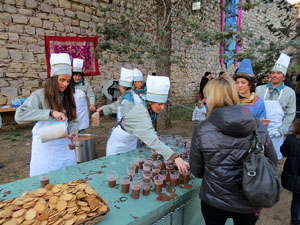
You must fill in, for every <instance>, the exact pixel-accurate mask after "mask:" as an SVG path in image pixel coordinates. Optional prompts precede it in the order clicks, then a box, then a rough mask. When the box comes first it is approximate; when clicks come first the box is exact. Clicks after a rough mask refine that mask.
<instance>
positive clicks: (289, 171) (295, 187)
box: [280, 134, 300, 194]
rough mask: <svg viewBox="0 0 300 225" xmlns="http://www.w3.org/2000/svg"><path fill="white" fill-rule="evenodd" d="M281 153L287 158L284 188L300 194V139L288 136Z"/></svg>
mask: <svg viewBox="0 0 300 225" xmlns="http://www.w3.org/2000/svg"><path fill="white" fill-rule="evenodd" d="M280 151H281V153H282V155H283V156H284V157H287V159H286V161H285V163H284V167H283V172H282V174H281V183H282V187H284V188H286V189H288V190H289V191H291V192H295V193H298V194H300V139H297V138H296V136H295V135H294V134H290V135H288V136H287V138H286V139H285V141H284V143H283V145H282V146H281V148H280Z"/></svg>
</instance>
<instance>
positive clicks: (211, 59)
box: [0, 0, 278, 105]
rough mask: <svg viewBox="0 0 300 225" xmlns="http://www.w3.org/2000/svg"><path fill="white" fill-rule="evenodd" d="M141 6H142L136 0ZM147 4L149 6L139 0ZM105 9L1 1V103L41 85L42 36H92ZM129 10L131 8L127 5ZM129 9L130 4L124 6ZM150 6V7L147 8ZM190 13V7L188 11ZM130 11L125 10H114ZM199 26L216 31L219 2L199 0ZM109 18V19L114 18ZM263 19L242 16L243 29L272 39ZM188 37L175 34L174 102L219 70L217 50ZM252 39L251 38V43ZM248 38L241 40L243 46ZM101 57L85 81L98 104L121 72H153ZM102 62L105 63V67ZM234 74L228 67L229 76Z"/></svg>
mask: <svg viewBox="0 0 300 225" xmlns="http://www.w3.org/2000/svg"><path fill="white" fill-rule="evenodd" d="M115 2H117V3H118V4H121V5H122V4H124V2H127V3H131V2H132V1H130V0H114V3H115ZM137 2H138V3H139V4H142V2H139V1H137ZM143 3H145V4H147V2H146V1H145V2H143ZM99 4H101V6H102V7H106V6H109V1H108V0H101V1H98V0H39V1H37V0H0V105H5V104H10V103H11V99H12V98H19V97H28V96H29V95H30V93H32V92H33V91H34V90H36V89H38V88H40V87H41V85H42V83H43V81H45V80H46V79H47V73H46V57H45V44H44V34H46V35H54V34H57V35H62V36H63V35H69V36H76V35H79V36H80V35H82V36H85V35H89V36H94V35H96V25H97V23H100V22H101V20H102V19H103V18H105V17H108V16H111V14H107V13H106V12H102V11H101V10H99V8H98V7H99ZM131 5H132V7H133V6H134V4H131ZM127 7H128V4H127ZM148 7H149V6H148ZM188 10H189V9H188ZM276 10H277V8H276V7H272V9H271V11H270V13H269V14H268V17H272V18H273V19H278V18H277V17H276V13H274V12H275V11H276ZM115 13H116V14H118V13H128V11H126V10H125V9H123V10H120V11H117V12H115ZM194 16H195V18H196V19H198V20H199V23H201V24H202V25H203V27H205V29H207V30H208V31H209V30H219V29H220V7H219V2H218V1H202V9H201V10H200V11H197V12H195V13H194ZM112 19H113V18H112ZM265 20H266V16H265V15H260V14H257V13H256V12H255V11H253V12H252V11H250V12H246V13H244V15H243V19H242V26H244V29H254V30H255V31H257V32H256V33H257V35H255V36H254V37H253V38H257V37H258V36H259V35H265V37H266V38H267V39H273V38H274V37H272V35H271V34H270V33H268V31H267V29H266V28H264V26H262V24H263V23H264V21H265ZM186 35H188V33H179V34H177V33H176V34H174V35H173V40H172V45H173V47H172V50H173V53H172V54H173V55H174V56H176V55H180V56H182V59H183V63H181V64H173V65H172V68H171V81H172V89H171V95H172V100H173V101H176V102H180V103H190V102H194V101H195V100H196V99H197V95H198V91H199V83H200V80H201V76H202V75H203V74H204V72H205V71H211V72H213V73H214V74H215V75H217V74H218V73H219V71H220V70H221V67H220V64H219V46H218V45H215V46H207V47H205V46H204V45H203V44H202V43H200V42H199V43H197V42H195V43H194V44H193V45H192V46H186V45H185V43H184V39H185V37H186ZM249 40H250V39H249ZM247 44H248V42H247V40H245V41H244V46H243V47H242V49H243V48H245V47H247ZM102 55H104V56H103V58H101V59H99V66H100V71H101V75H100V76H90V77H87V78H86V79H87V80H88V81H89V82H90V83H91V85H92V87H93V89H94V92H95V94H96V99H97V104H98V105H100V104H103V103H104V102H105V99H104V97H102V96H101V87H102V85H103V83H104V82H105V81H106V80H110V79H118V78H119V73H120V68H121V67H122V66H124V67H127V68H135V67H138V68H140V69H141V71H142V72H143V74H144V76H146V75H147V74H151V73H152V72H154V71H155V62H154V61H153V60H145V61H144V65H142V66H140V65H137V64H135V65H134V64H132V63H128V62H123V61H121V60H120V59H119V57H118V56H117V55H115V54H111V53H109V52H107V54H106V53H104V54H102ZM104 60H106V61H107V63H104ZM232 71H234V68H229V69H228V73H230V72H232Z"/></svg>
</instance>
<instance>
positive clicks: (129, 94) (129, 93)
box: [121, 91, 134, 104]
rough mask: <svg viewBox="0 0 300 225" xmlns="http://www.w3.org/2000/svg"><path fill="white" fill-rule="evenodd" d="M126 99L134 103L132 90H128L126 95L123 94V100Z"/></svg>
mask: <svg viewBox="0 0 300 225" xmlns="http://www.w3.org/2000/svg"><path fill="white" fill-rule="evenodd" d="M124 99H126V100H127V101H130V102H132V103H133V104H134V99H133V95H132V93H131V91H127V92H126V93H125V95H124V96H123V98H122V100H121V102H122V101H123V100H124Z"/></svg>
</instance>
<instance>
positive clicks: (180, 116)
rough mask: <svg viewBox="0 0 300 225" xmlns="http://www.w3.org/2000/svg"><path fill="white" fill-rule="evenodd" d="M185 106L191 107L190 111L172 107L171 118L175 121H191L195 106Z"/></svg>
mask: <svg viewBox="0 0 300 225" xmlns="http://www.w3.org/2000/svg"><path fill="white" fill-rule="evenodd" d="M185 106H187V107H189V108H190V109H187V108H183V107H181V106H172V107H171V118H172V119H175V120H185V121H191V120H192V116H193V109H194V107H195V104H186V105H185Z"/></svg>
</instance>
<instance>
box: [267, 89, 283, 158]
mask: <svg viewBox="0 0 300 225" xmlns="http://www.w3.org/2000/svg"><path fill="white" fill-rule="evenodd" d="M268 92H269V88H267V90H266V92H265V95H264V99H265V98H266V95H267V93H268ZM281 95H282V90H281V91H280V94H279V97H278V100H264V101H265V107H266V111H267V118H268V119H269V120H271V122H270V123H269V124H268V127H267V128H268V132H269V134H272V133H274V132H275V131H278V129H279V128H280V127H281V126H282V121H283V118H284V111H283V109H282V107H281V105H280V103H279V99H280V97H281ZM271 139H272V142H273V145H274V148H275V150H276V153H277V158H278V160H281V159H282V154H281V152H280V147H281V145H282V144H283V141H284V136H283V135H281V136H280V137H277V138H276V137H271Z"/></svg>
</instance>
